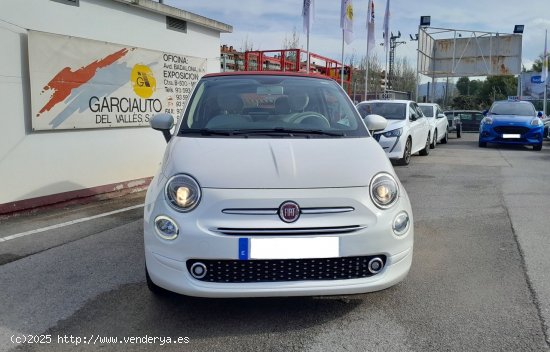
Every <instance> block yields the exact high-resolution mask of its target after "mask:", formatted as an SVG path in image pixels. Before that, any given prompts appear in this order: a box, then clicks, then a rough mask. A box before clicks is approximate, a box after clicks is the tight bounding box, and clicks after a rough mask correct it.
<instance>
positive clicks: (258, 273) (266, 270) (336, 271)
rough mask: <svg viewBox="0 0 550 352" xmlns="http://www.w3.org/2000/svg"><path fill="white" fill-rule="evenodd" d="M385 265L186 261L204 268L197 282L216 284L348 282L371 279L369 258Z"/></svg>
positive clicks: (357, 260) (347, 260)
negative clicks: (374, 263)
mask: <svg viewBox="0 0 550 352" xmlns="http://www.w3.org/2000/svg"><path fill="white" fill-rule="evenodd" d="M376 257H378V258H380V259H381V260H382V262H383V263H384V265H385V263H386V256H383V255H380V256H361V257H342V258H320V259H285V260H281V259H271V260H201V259H190V260H188V261H187V270H189V271H190V270H191V266H192V265H193V264H195V263H202V264H204V265H205V266H206V269H207V271H206V275H205V276H204V277H202V278H199V279H197V280H201V281H206V282H216V283H251V282H288V281H318V280H348V279H359V278H366V277H370V276H373V275H375V274H371V273H370V272H369V270H368V263H369V261H370V260H371V259H373V258H376Z"/></svg>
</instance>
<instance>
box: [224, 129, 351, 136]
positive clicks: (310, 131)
mask: <svg viewBox="0 0 550 352" xmlns="http://www.w3.org/2000/svg"><path fill="white" fill-rule="evenodd" d="M233 134H234V135H251V134H266V135H280V134H288V135H291V136H292V135H304V134H315V135H320V136H334V137H343V136H345V133H343V132H332V131H323V130H315V129H293V128H283V127H275V128H263V129H249V130H240V131H233Z"/></svg>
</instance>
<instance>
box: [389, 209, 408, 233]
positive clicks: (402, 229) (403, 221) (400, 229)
mask: <svg viewBox="0 0 550 352" xmlns="http://www.w3.org/2000/svg"><path fill="white" fill-rule="evenodd" d="M409 224H410V219H409V214H407V213H406V212H404V211H403V212H401V213H399V214H397V216H396V217H395V219H394V220H393V233H395V234H396V235H397V236H403V235H404V234H405V233H406V232H407V230H408V229H409Z"/></svg>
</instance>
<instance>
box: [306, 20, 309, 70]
mask: <svg viewBox="0 0 550 352" xmlns="http://www.w3.org/2000/svg"><path fill="white" fill-rule="evenodd" d="M306 38H307V39H306V51H307V68H306V73H308V74H309V27H308V29H307V37H306Z"/></svg>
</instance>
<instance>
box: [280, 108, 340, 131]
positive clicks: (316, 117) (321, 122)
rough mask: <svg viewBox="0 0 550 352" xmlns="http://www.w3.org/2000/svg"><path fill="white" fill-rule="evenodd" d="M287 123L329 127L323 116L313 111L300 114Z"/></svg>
mask: <svg viewBox="0 0 550 352" xmlns="http://www.w3.org/2000/svg"><path fill="white" fill-rule="evenodd" d="M289 122H290V123H295V124H300V123H304V124H308V125H313V126H316V127H325V128H329V127H330V122H329V121H328V120H327V118H326V117H325V116H324V115H321V114H319V113H318V112H314V111H304V112H300V113H298V114H296V115H294V116H293V117H292V118H291V119H290V121H289Z"/></svg>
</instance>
